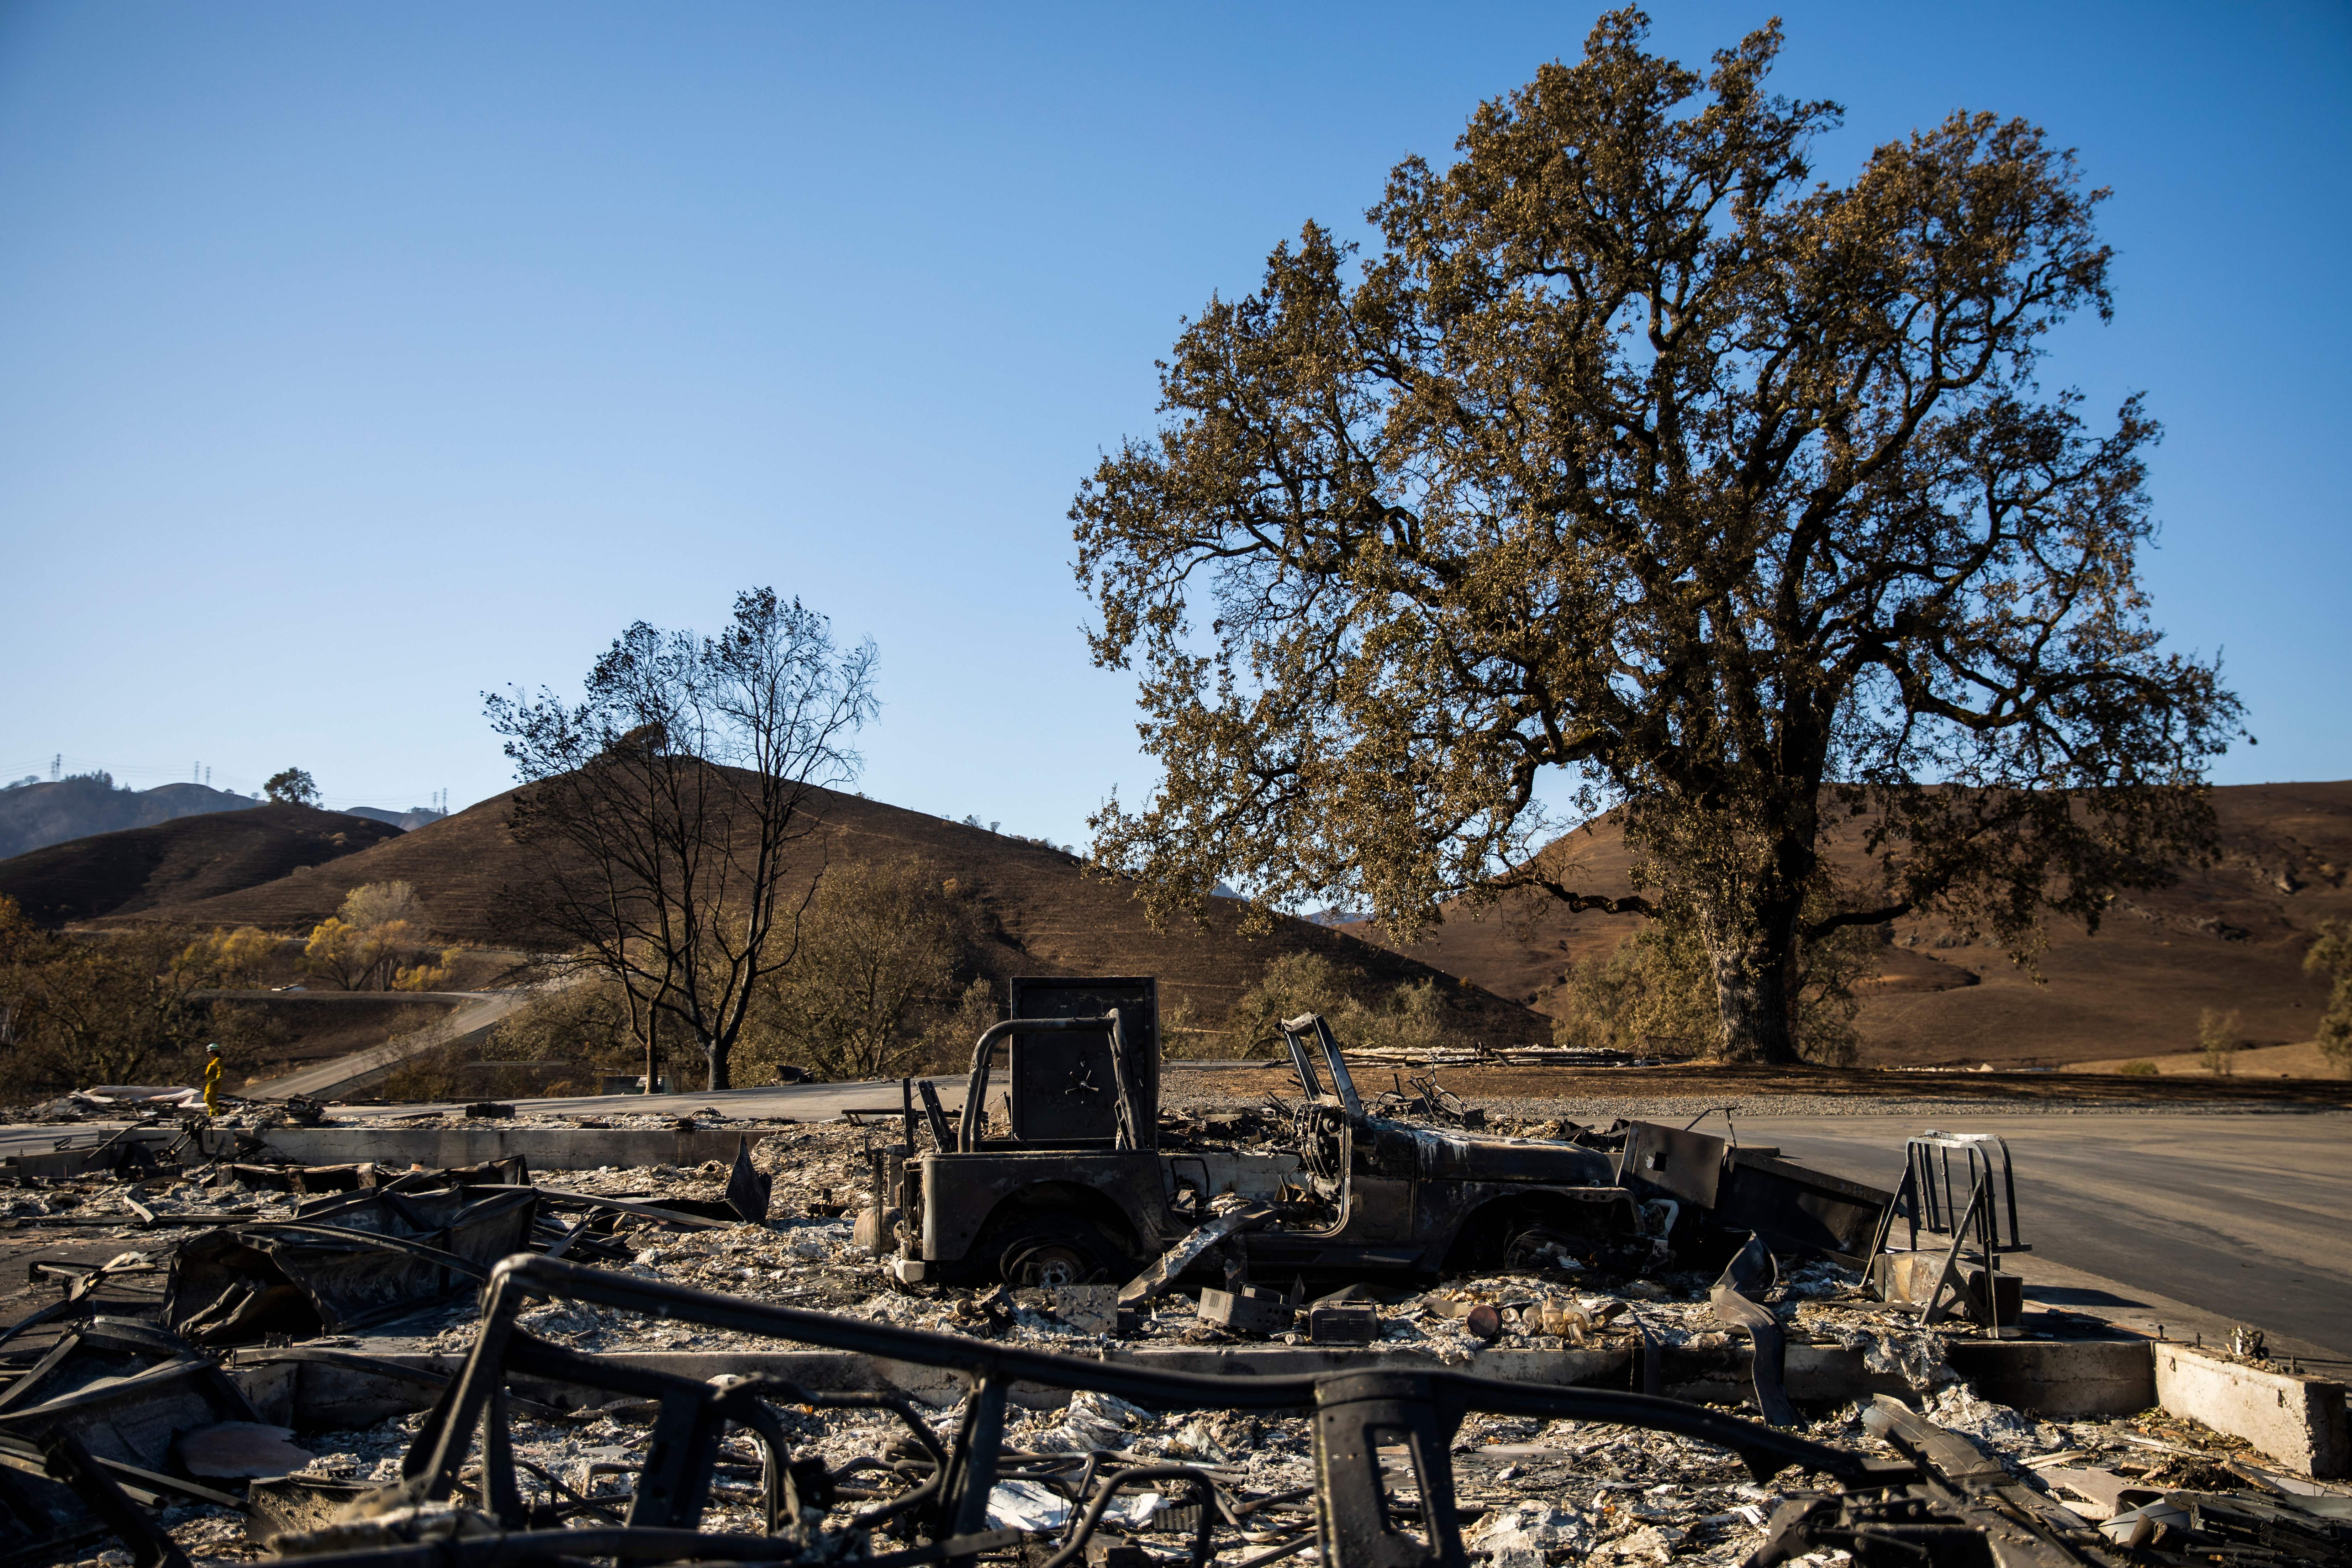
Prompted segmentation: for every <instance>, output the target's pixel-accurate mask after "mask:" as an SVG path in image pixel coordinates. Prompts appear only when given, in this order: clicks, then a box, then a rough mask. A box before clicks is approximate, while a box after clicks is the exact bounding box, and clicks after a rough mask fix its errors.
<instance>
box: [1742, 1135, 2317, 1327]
mask: <svg viewBox="0 0 2352 1568" xmlns="http://www.w3.org/2000/svg"><path fill="white" fill-rule="evenodd" d="M1945 1130H1946V1131H1955V1132H1992V1133H1997V1134H1999V1135H2000V1137H2001V1138H2003V1139H2004V1140H2006V1141H2007V1142H2008V1144H2009V1149H2010V1153H2011V1157H2012V1158H2013V1160H2014V1161H2015V1163H2016V1169H2017V1203H2018V1221H2019V1227H2020V1229H2021V1232H2022V1234H2023V1239H2024V1240H2025V1241H2026V1242H2027V1243H2028V1244H2029V1245H2030V1246H2032V1247H2033V1249H2034V1254H2035V1257H2036V1258H2048V1259H2050V1260H2052V1261H2053V1262H2056V1263H2060V1264H2063V1265H2066V1266H2068V1267H2070V1268H2076V1269H2080V1270H2082V1271H2084V1272H2085V1273H2088V1274H2095V1275H2101V1276H2104V1277H2105V1278H2106V1279H2112V1280H2116V1281H2117V1282H2119V1283H2122V1284H2126V1285H2129V1286H2131V1287H2133V1288H2135V1289H2139V1290H2145V1291H2149V1292H2152V1293H2154V1294H2157V1295H2159V1296H2167V1297H2170V1298H2172V1299H2174V1300H2179V1301H2186V1302H2189V1303H2190V1304H2192V1305H2195V1306H2198V1307H2201V1308H2203V1309H2205V1310H2208V1311H2210V1312H2213V1313H2216V1314H2218V1315H2220V1316H2221V1317H2223V1318H2226V1319H2230V1320H2232V1321H2239V1322H2244V1323H2249V1324H2252V1325H2254V1326H2256V1327H2259V1328H2262V1329H2263V1330H2265V1331H2268V1332H2270V1333H2271V1334H2273V1335H2292V1336H2293V1337H2294V1338H2296V1339H2299V1340H2303V1341H2305V1342H2309V1343H2310V1344H2313V1345H2317V1346H2323V1347H2325V1348H2326V1349H2327V1350H2329V1351H2331V1352H2335V1354H2336V1355H2338V1356H2352V1113H2347V1112H2342V1111H2326V1112H2313V1113H2310V1114H2305V1115H2291V1114H2281V1115H2251V1116H2230V1115H2215V1116H2173V1115H2163V1114H2155V1115H2147V1114H2142V1115H2116V1114H2095V1113H2084V1114H2074V1115H2030V1116H1975V1115H1971V1116H1969V1118H1967V1120H1966V1121H1965V1123H1963V1122H1960V1121H1953V1122H1952V1123H1951V1124H1950V1125H1949V1126H1948V1127H1947V1128H1946V1129H1945ZM1703 1131H1711V1132H1718V1133H1719V1132H1720V1131H1722V1124H1721V1122H1720V1121H1717V1122H1713V1123H1710V1124H1708V1125H1707V1126H1706V1128H1704V1129H1703ZM1917 1131H1924V1129H1923V1128H1922V1127H1921V1126H1920V1124H1919V1121H1918V1118H1916V1116H1814V1117H1791V1118H1776V1119H1771V1120H1765V1119H1761V1118H1759V1119H1755V1120H1749V1119H1748V1118H1742V1119H1741V1120H1740V1121H1739V1124H1738V1133H1739V1139H1740V1142H1743V1143H1773V1144H1778V1145H1779V1146H1780V1150H1781V1152H1783V1153H1784V1154H1785V1155H1786V1156H1787V1157H1789V1158H1790V1159H1792V1160H1797V1161H1801V1162H1802V1163H1806V1164H1811V1165H1814V1166H1816V1167H1818V1168H1820V1169H1822V1170H1824V1171H1828V1172H1830V1173H1832V1174H1834V1175H1841V1176H1844V1177H1847V1178H1848V1179H1850V1180H1853V1181H1860V1182H1869V1183H1872V1184H1874V1185H1877V1186H1882V1187H1892V1186H1894V1185H1895V1184H1896V1183H1897V1182H1899V1181H1900V1180H1901V1179H1902V1175H1903V1152H1902V1151H1903V1141H1904V1139H1905V1137H1906V1136H1907V1135H1908V1134H1910V1133H1913V1132H1917Z"/></svg>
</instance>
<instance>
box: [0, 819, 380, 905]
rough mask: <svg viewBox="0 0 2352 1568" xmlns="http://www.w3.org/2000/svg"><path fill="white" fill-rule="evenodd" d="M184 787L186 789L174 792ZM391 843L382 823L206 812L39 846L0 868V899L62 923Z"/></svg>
mask: <svg viewBox="0 0 2352 1568" xmlns="http://www.w3.org/2000/svg"><path fill="white" fill-rule="evenodd" d="M182 787H190V786H182ZM399 836H400V829H399V828H397V827H394V826H391V825H390V824H387V823H382V822H372V821H370V820H368V819H367V818H366V817H362V816H351V815H348V814H346V813H343V812H340V811H315V810H313V809H311V808H310V806H307V805H253V804H252V803H251V802H249V801H248V802H247V803H246V805H245V807H244V809H242V810H237V811H206V812H200V813H197V814H195V815H193V816H180V817H174V818H173V819H172V820H171V821H169V822H159V823H154V824H152V825H150V826H144V827H125V828H119V829H117V830H116V831H114V832H112V833H99V834H93V835H91V836H89V837H85V838H72V839H68V840H67V841H66V842H65V843H63V844H47V845H44V846H42V847H40V848H38V849H35V850H32V851H29V852H28V853H26V854H23V855H16V856H12V857H10V858H8V859H5V860H0V894H5V896H7V897H9V898H12V899H14V900H16V903H17V905H18V906H19V907H20V908H21V909H23V910H24V911H25V913H26V915H27V916H28V917H30V918H31V919H33V920H35V921H39V922H41V923H42V924H44V925H64V924H67V923H69V922H71V921H88V920H96V919H99V918H100V917H102V916H105V915H113V914H136V913H139V912H141V911H142V910H152V909H154V908H157V907H158V906H160V905H165V904H179V903H187V902H191V901H193V900H201V899H207V898H214V897H216V896H218V895H220V894H223V893H234V892H236V891H239V890H240V889H246V888H251V887H255V886H257V885H259V884H261V883H265V882H274V881H276V880H278V879H280V878H282V877H284V876H286V875H287V874H288V873H289V872H291V871H296V870H299V869H301V868H304V867H310V866H317V865H320V864H321V863H323V862H325V861H329V860H333V859H338V858H341V857H342V856H345V855H352V854H357V853H358V852H359V851H361V850H362V849H368V848H373V847H374V846H376V845H378V844H381V843H383V841H384V840H386V839H389V838H396V837H399Z"/></svg>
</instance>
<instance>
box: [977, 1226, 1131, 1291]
mask: <svg viewBox="0 0 2352 1568" xmlns="http://www.w3.org/2000/svg"><path fill="white" fill-rule="evenodd" d="M974 1250H976V1251H977V1252H979V1254H980V1255H981V1256H982V1258H988V1259H991V1260H992V1261H993V1263H994V1264H995V1266H996V1277H997V1278H998V1279H1001V1280H1003V1282H1004V1283H1005V1284H1007V1285H1017V1286H1038V1285H1099V1284H1102V1283H1105V1282H1106V1281H1108V1282H1109V1283H1112V1284H1117V1283H1118V1282H1119V1281H1120V1280H1121V1279H1125V1274H1124V1273H1123V1272H1122V1271H1123V1270H1124V1269H1125V1268H1126V1267H1127V1258H1125V1257H1124V1256H1123V1255H1122V1254H1121V1253H1120V1252H1119V1250H1118V1247H1113V1246H1112V1245H1111V1244H1110V1240H1109V1238H1108V1237H1105V1236H1104V1235H1103V1233H1102V1232H1101V1230H1099V1229H1098V1228H1097V1227H1096V1226H1095V1224H1094V1223H1093V1222H1092V1221H1091V1220H1086V1219H1081V1218H1079V1217H1078V1216H1077V1215H1031V1216H1029V1217H1028V1218H1026V1219H1022V1220H1017V1221H1015V1222H1013V1224H1012V1225H1010V1226H1005V1227H1004V1228H1003V1229H1002V1230H999V1231H996V1232H994V1233H993V1234H992V1235H991V1236H990V1237H988V1238H987V1240H986V1241H984V1242H983V1243H982V1245H981V1246H980V1247H977V1248H975V1249H974Z"/></svg>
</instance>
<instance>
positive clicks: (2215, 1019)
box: [2197, 1007, 2238, 1078]
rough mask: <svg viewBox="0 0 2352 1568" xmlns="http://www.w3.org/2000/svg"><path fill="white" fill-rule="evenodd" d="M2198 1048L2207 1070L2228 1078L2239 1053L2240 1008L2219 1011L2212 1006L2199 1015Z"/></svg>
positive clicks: (2202, 1010) (2218, 1076)
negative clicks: (2224, 1011)
mask: <svg viewBox="0 0 2352 1568" xmlns="http://www.w3.org/2000/svg"><path fill="white" fill-rule="evenodd" d="M2197 1049H2198V1051H2199V1052H2200V1054H2201V1055H2202V1056H2203V1057H2204V1058H2205V1070H2206V1071H2207V1072H2210V1073H2211V1074H2212V1075H2213V1076H2214V1077H2215V1078H2228V1077H2229V1076H2230V1074H2231V1070H2232V1066H2233V1059H2234V1058H2236V1056H2237V1054H2238V1010H2237V1009H2236V1008H2235V1007H2232V1008H2231V1009H2230V1010H2229V1011H2228V1012H2226V1013H2217V1012H2215V1011H2214V1010H2213V1009H2212V1008H2210V1007H2206V1008H2202V1009H2200V1011H2199V1013H2198V1015H2197Z"/></svg>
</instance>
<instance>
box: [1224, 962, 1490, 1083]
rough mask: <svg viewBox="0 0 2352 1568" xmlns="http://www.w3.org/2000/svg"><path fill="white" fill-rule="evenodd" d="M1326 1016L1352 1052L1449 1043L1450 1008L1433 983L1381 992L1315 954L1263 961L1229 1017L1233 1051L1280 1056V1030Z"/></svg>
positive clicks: (1364, 978) (1352, 971)
mask: <svg viewBox="0 0 2352 1568" xmlns="http://www.w3.org/2000/svg"><path fill="white" fill-rule="evenodd" d="M1302 1013H1318V1014H1321V1015H1322V1016H1323V1018H1324V1020H1325V1021H1326V1022H1327V1023H1328V1024H1329V1025H1330V1026H1331V1033H1332V1036H1333V1037H1335V1038H1336V1039H1338V1040H1339V1044H1340V1045H1341V1046H1342V1047H1348V1048H1351V1049H1371V1050H1383V1049H1385V1050H1426V1049H1429V1048H1431V1047H1435V1046H1439V1045H1442V1044H1444V1039H1445V1034H1446V1028H1445V1004H1444V1000H1443V999H1442V998H1441V997H1439V995H1438V994H1437V985H1436V983H1435V982H1434V981H1431V980H1422V981H1406V982H1404V983H1402V984H1398V985H1396V986H1393V987H1391V989H1390V990H1389V991H1388V993H1387V994H1385V995H1382V994H1379V991H1378V987H1377V986H1376V985H1375V984H1374V982H1373V981H1372V979H1371V977H1370V976H1369V975H1367V974H1365V973H1363V972H1362V971H1361V970H1359V969H1354V968H1350V967H1349V966H1347V965H1345V964H1340V963H1334V962H1332V961H1331V960H1330V959H1329V958H1327V957H1326V956H1324V955H1323V954H1322V953H1319V952H1315V951H1313V950H1312V949H1301V950H1298V951H1296V952H1286V953H1280V954H1277V955H1276V956H1275V957H1273V958H1271V959H1268V960H1267V961H1266V964H1265V968H1264V969H1263V970H1261V971H1259V973H1258V977H1257V979H1256V981H1255V983H1254V984H1251V986H1250V988H1249V989H1248V990H1246V991H1244V992H1243V993H1242V994H1241V995H1240V996H1238V997H1236V998H1235V999H1234V1005H1233V1006H1232V1007H1231V1008H1230V1009H1229V1010H1228V1011H1227V1013H1226V1015H1225V1037H1226V1040H1227V1041H1228V1042H1229V1045H1228V1049H1230V1050H1234V1051H1239V1052H1244V1053H1249V1052H1256V1051H1271V1052H1273V1053H1274V1054H1275V1055H1276V1056H1277V1057H1278V1056H1279V1055H1280V1054H1281V1052H1282V1049H1283V1046H1282V1033H1281V1030H1280V1028H1279V1025H1280V1024H1281V1022H1282V1020H1284V1019H1286V1018H1296V1017H1297V1016H1299V1015H1300V1014H1302Z"/></svg>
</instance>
